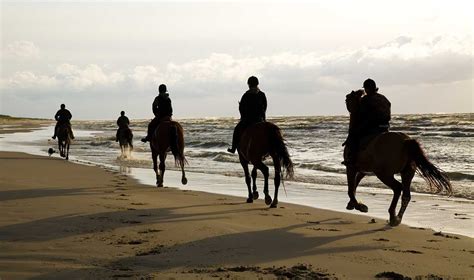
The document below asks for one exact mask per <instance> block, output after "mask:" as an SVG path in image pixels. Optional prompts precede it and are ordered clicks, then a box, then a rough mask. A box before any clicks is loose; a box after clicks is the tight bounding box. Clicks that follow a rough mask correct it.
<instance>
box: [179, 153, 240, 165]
mask: <svg viewBox="0 0 474 280" xmlns="http://www.w3.org/2000/svg"><path fill="white" fill-rule="evenodd" d="M186 156H188V157H194V158H209V159H212V160H214V161H219V162H232V163H238V162H239V157H237V156H235V155H231V154H229V153H227V152H213V151H202V152H194V151H189V152H187V153H186Z"/></svg>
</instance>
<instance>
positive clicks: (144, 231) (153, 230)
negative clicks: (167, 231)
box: [137, 228, 163, 234]
mask: <svg viewBox="0 0 474 280" xmlns="http://www.w3.org/2000/svg"><path fill="white" fill-rule="evenodd" d="M160 231H163V230H161V229H153V228H150V229H146V230H142V231H138V232H137V233H138V234H146V233H156V232H160Z"/></svg>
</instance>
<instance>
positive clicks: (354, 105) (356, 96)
mask: <svg viewBox="0 0 474 280" xmlns="http://www.w3.org/2000/svg"><path fill="white" fill-rule="evenodd" d="M364 93H365V92H364V90H363V89H359V90H356V91H351V93H349V94H348V95H346V107H347V111H349V112H350V113H353V112H356V111H357V110H358V109H359V104H360V98H361V97H362V95H364Z"/></svg>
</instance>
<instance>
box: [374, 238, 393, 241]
mask: <svg viewBox="0 0 474 280" xmlns="http://www.w3.org/2000/svg"><path fill="white" fill-rule="evenodd" d="M374 241H384V242H388V241H390V240H388V239H385V238H379V239H374Z"/></svg>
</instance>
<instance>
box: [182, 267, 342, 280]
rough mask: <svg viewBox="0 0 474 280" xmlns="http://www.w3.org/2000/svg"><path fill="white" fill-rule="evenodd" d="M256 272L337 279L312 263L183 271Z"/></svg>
mask: <svg viewBox="0 0 474 280" xmlns="http://www.w3.org/2000/svg"><path fill="white" fill-rule="evenodd" d="M249 271H250V272H255V273H260V274H273V275H275V276H276V277H277V278H278V279H315V280H332V279H337V278H336V277H335V276H334V275H333V274H329V273H326V272H325V271H322V270H319V269H318V270H315V269H313V267H312V266H311V265H306V264H297V265H294V266H292V267H286V266H281V267H274V266H273V267H266V268H261V267H259V266H236V267H218V268H215V269H213V268H194V269H191V270H188V271H186V272H183V273H199V274H216V273H228V272H249Z"/></svg>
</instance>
